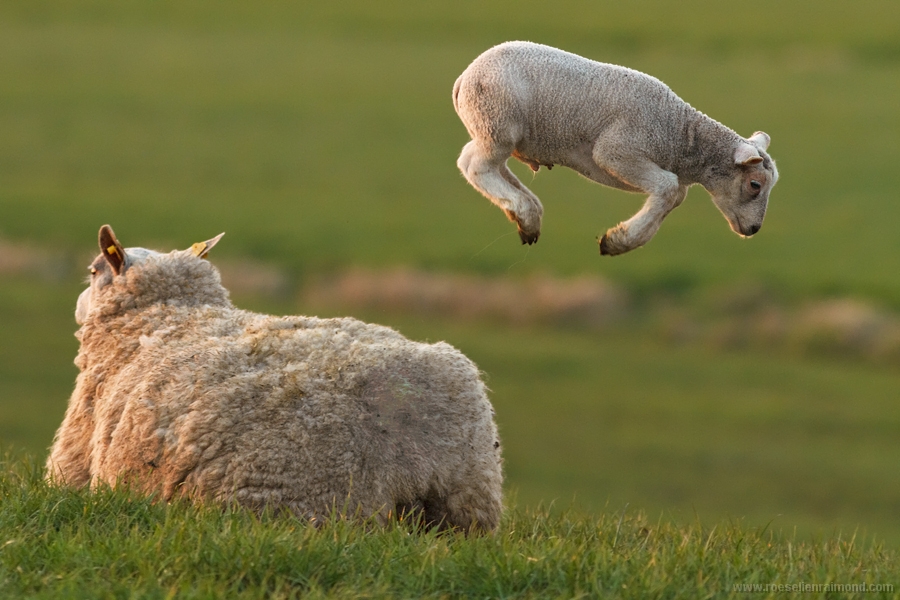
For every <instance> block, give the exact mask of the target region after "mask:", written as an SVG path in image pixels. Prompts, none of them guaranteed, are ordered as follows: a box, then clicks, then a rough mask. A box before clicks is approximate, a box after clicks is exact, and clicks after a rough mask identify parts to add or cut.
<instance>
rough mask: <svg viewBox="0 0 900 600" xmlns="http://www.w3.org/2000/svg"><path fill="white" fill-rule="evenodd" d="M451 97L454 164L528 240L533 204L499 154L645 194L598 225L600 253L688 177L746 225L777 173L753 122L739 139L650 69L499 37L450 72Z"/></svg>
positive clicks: (639, 231)
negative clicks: (607, 224) (605, 225)
mask: <svg viewBox="0 0 900 600" xmlns="http://www.w3.org/2000/svg"><path fill="white" fill-rule="evenodd" d="M453 106H454V107H455V108H456V112H457V114H458V115H459V117H460V119H462V122H463V123H464V124H465V126H466V129H467V130H468V131H469V135H471V136H472V141H471V142H469V143H468V144H466V145H465V146H464V147H463V150H462V154H460V156H459V160H458V161H457V165H458V166H459V168H460V170H461V171H462V173H463V175H464V176H465V177H466V179H467V180H468V181H469V183H470V184H472V186H473V187H474V188H475V189H477V190H478V191H479V192H481V193H482V194H484V195H485V196H487V198H488V199H490V200H491V202H493V203H494V204H496V205H497V206H499V207H500V208H502V209H503V210H504V211H505V212H506V215H507V216H508V217H509V219H510V220H511V221H513V222H515V223H516V224H517V225H518V229H519V236H520V237H521V239H522V243H527V244H532V243H534V242H536V241H537V239H538V236H540V233H541V217H542V215H543V212H544V209H543V206H541V203H540V201H539V200H538V199H537V196H535V195H534V194H533V193H532V192H531V190H529V189H528V188H526V187H525V186H524V185H523V184H522V182H521V181H519V179H518V178H517V177H516V176H515V175H514V174H513V173H512V171H510V170H509V168H508V167H507V166H506V161H507V160H508V159H509V157H510V156H513V157H514V158H516V159H518V160H520V161H522V162H524V163H525V164H527V165H528V166H529V167H531V169H532V170H533V171H537V170H538V169H540V167H542V166H545V167H547V168H548V169H549V168H550V167H552V166H554V165H557V164H559V165H563V166H566V167H569V168H570V169H574V170H575V171H577V172H578V173H580V174H581V175H583V176H585V177H587V178H588V179H591V180H593V181H596V182H597V183H601V184H603V185H607V186H610V187H614V188H618V189H621V190H626V191H629V192H643V193H646V194H649V197H648V198H647V200H646V202H645V203H644V206H643V208H642V209H641V210H640V211H638V213H637V214H635V215H634V216H633V217H631V218H630V219H628V220H627V221H624V222H622V223H619V224H618V225H617V226H616V227H614V228H612V229H610V230H609V231H607V232H606V234H605V235H603V237H602V238H601V239H600V252H601V253H602V254H622V253H623V252H628V251H629V250H633V249H635V248H637V247H639V246H643V245H644V244H646V243H647V242H648V241H649V240H650V238H652V237H653V235H654V234H655V233H656V231H657V230H658V229H659V226H660V225H661V224H662V221H663V219H664V218H665V217H666V215H667V214H669V212H671V211H672V209H674V208H675V207H677V206H678V205H679V204H681V202H682V201H683V200H684V197H685V195H686V194H687V190H688V188H689V187H690V186H692V185H694V184H697V183H699V184H700V185H702V186H703V187H704V188H706V190H707V191H708V192H709V193H710V194H711V195H712V198H713V202H714V203H715V204H716V206H717V207H718V208H719V210H720V211H721V212H722V214H723V215H724V216H725V218H726V219H727V220H728V223H729V224H730V225H731V228H732V229H733V230H734V231H735V232H736V233H738V234H739V235H741V236H746V237H749V236H751V235H753V234H755V233H756V232H757V231H759V228H760V227H761V226H762V222H763V217H764V216H765V214H766V205H767V204H768V200H769V192H770V191H771V189H772V186H773V185H775V182H776V181H777V180H778V171H777V170H776V168H775V162H774V161H773V160H772V159H771V158H770V157H769V155H768V154H766V148H768V146H769V136H768V135H766V134H765V133H763V132H757V133H754V134H753V135H752V136H751V137H750V138H747V139H744V138H742V137H741V136H739V135H738V134H737V133H735V132H734V131H732V130H731V129H729V128H727V127H725V126H724V125H722V124H721V123H718V122H716V121H714V120H712V119H710V118H709V117H707V116H706V115H704V114H703V113H700V112H698V111H697V110H695V109H693V108H692V107H691V106H690V105H688V104H687V103H686V102H684V101H683V100H682V99H681V98H679V97H678V96H676V95H675V93H674V92H672V90H670V89H669V87H668V86H666V85H665V84H664V83H663V82H661V81H659V80H658V79H656V78H654V77H651V76H649V75H645V74H644V73H640V72H638V71H634V70H631V69H627V68H625V67H619V66H616V65H609V64H603V63H598V62H594V61H592V60H588V59H585V58H582V57H580V56H576V55H575V54H570V53H568V52H563V51H562V50H557V49H556V48H550V47H549V46H542V45H539V44H532V43H529V42H507V43H505V44H500V45H499V46H495V47H494V48H491V49H490V50H488V51H486V52H485V53H484V54H482V55H481V56H479V57H478V58H476V59H475V60H474V61H473V62H472V64H471V65H469V67H468V68H467V69H466V70H465V71H463V73H462V75H460V76H459V79H457V80H456V84H455V85H454V86H453Z"/></svg>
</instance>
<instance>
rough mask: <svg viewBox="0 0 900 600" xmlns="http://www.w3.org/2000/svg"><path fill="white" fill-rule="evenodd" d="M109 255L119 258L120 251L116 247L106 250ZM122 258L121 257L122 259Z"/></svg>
mask: <svg viewBox="0 0 900 600" xmlns="http://www.w3.org/2000/svg"><path fill="white" fill-rule="evenodd" d="M106 253H107V254H114V255H115V256H119V249H118V248H116V247H115V246H110V247H109V248H107V249H106ZM120 258H121V257H120Z"/></svg>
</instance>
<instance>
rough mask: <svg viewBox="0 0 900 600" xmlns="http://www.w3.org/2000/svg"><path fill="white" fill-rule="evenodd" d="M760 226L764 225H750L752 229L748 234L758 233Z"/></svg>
mask: <svg viewBox="0 0 900 600" xmlns="http://www.w3.org/2000/svg"><path fill="white" fill-rule="evenodd" d="M760 227H762V225H751V226H750V231H749V233H747V235H753V234H754V233H756V232H757V231H759V228H760Z"/></svg>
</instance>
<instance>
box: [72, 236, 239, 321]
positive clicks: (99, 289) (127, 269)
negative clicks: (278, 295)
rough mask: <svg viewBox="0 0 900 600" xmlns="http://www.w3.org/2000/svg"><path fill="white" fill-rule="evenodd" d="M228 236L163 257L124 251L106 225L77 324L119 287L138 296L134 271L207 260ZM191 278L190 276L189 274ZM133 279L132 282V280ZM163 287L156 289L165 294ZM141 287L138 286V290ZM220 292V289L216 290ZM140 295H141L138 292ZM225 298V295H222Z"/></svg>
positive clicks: (142, 251)
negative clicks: (172, 263)
mask: <svg viewBox="0 0 900 600" xmlns="http://www.w3.org/2000/svg"><path fill="white" fill-rule="evenodd" d="M223 235H225V234H224V233H220V234H219V235H217V236H216V237H214V238H212V239H210V240H207V241H205V242H198V243H196V244H194V245H193V246H191V247H190V248H188V249H187V250H176V251H173V252H170V253H168V254H162V253H160V252H156V251H155V250H147V249H146V248H124V247H123V246H122V244H121V243H119V240H118V239H117V238H116V234H115V233H114V232H113V230H112V227H110V226H109V225H104V226H103V227H101V228H100V234H99V245H100V255H99V256H97V258H96V259H94V262H92V263H91V266H90V267H89V269H90V272H91V275H90V285H89V286H88V288H87V289H86V290H84V291H83V292H81V295H80V296H78V303H77V305H76V307H75V322H76V323H78V324H79V325H83V324H84V322H85V320H86V319H87V317H88V314H90V312H91V311H92V310H93V309H94V307H95V305H96V303H97V301H98V299H99V298H101V297H102V296H104V295H106V294H107V293H108V292H110V291H111V290H112V289H113V288H115V287H116V286H117V285H118V286H121V287H123V289H127V291H128V292H130V293H132V294H133V293H135V288H136V287H137V286H135V280H138V279H139V277H129V275H131V274H133V273H132V272H135V273H134V274H136V273H137V272H139V271H141V270H142V269H146V268H148V267H149V266H151V265H153V266H160V265H163V264H164V263H166V262H172V261H177V260H180V259H181V260H185V259H187V260H189V259H196V260H199V259H202V258H206V255H207V254H208V253H209V251H210V249H212V247H213V246H215V245H216V243H217V242H218V241H219V240H220V239H221V238H222V236H223ZM188 276H190V274H188ZM129 280H130V281H129ZM172 283H173V287H175V288H179V287H183V286H178V285H177V282H172ZM215 285H216V286H217V287H218V288H221V285H219V284H218V275H216V276H215ZM160 287H161V286H154V288H155V289H154V291H155V292H159V293H160V294H164V293H165V290H164V289H160ZM139 289H140V288H139V287H138V290H139ZM214 291H216V292H218V290H214ZM221 292H222V293H223V294H225V296H226V297H227V292H225V291H224V289H221ZM138 293H140V292H139V291H138ZM219 295H222V294H219Z"/></svg>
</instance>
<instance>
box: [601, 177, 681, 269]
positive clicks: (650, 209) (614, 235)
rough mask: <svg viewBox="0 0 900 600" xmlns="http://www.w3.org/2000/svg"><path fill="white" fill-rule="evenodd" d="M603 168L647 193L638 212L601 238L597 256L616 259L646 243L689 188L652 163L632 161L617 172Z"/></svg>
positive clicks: (679, 202)
mask: <svg viewBox="0 0 900 600" xmlns="http://www.w3.org/2000/svg"><path fill="white" fill-rule="evenodd" d="M604 167H605V168H607V169H608V170H610V172H612V173H614V174H615V175H616V176H617V177H619V178H620V179H621V180H622V181H624V182H626V183H628V184H630V185H632V186H634V187H636V188H638V189H642V190H645V191H647V192H649V193H650V195H649V196H648V197H647V200H646V201H645V202H644V206H643V207H642V208H641V210H639V211H638V212H637V213H636V214H635V215H634V216H633V217H631V218H630V219H628V220H627V221H623V222H621V223H619V224H618V225H616V226H615V227H613V228H612V229H610V230H608V231H607V232H606V233H605V234H603V237H601V238H600V254H606V255H610V256H615V255H616V254H624V253H625V252H628V251H629V250H634V249H635V248H639V247H641V246H643V245H644V244H646V243H647V242H649V241H650V239H651V238H652V237H653V236H654V235H656V232H657V231H658V230H659V227H660V225H662V222H663V219H665V218H666V215H668V214H669V213H670V212H672V210H673V209H675V208H676V207H677V206H678V205H679V204H681V203H682V201H684V198H685V196H686V195H687V189H688V188H687V186H685V185H681V184H680V183H679V182H678V176H677V175H675V174H674V173H671V172H669V171H666V170H665V169H662V168H660V167H658V166H657V165H655V164H654V163H651V162H643V163H640V162H637V161H635V162H634V163H632V164H629V165H627V166H626V167H624V168H619V169H616V168H614V167H613V166H612V165H609V164H608V163H607V164H605V165H604Z"/></svg>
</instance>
